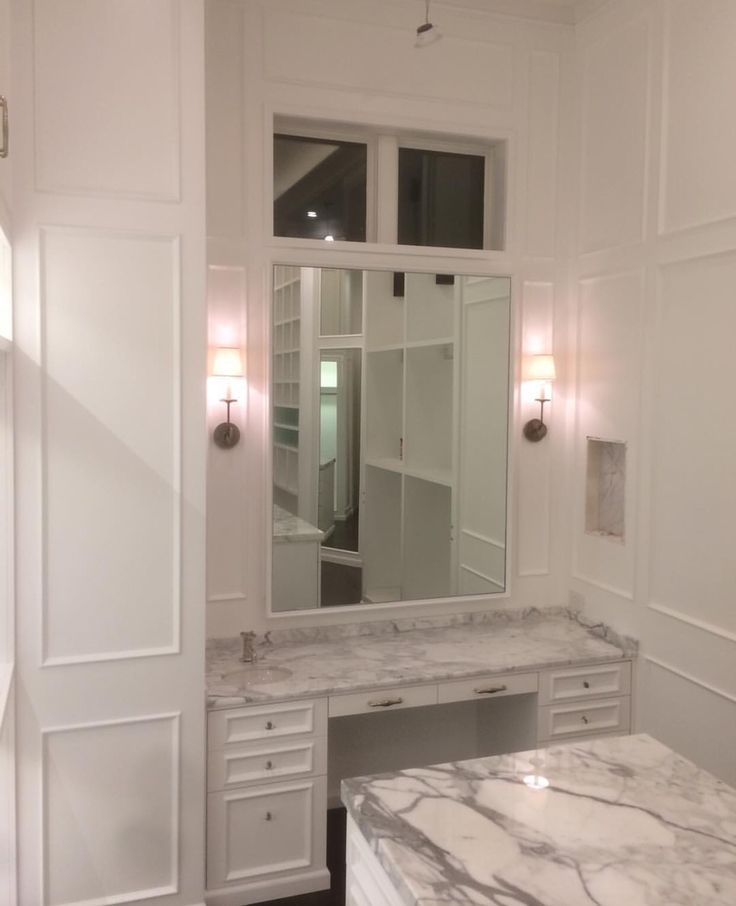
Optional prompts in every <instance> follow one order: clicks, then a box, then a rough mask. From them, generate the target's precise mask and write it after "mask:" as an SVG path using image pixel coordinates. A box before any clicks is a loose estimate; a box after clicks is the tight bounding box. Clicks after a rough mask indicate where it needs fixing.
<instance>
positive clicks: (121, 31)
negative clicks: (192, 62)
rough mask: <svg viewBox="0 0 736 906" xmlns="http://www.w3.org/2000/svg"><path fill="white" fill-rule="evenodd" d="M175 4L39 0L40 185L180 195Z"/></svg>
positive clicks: (37, 96)
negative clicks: (132, 9)
mask: <svg viewBox="0 0 736 906" xmlns="http://www.w3.org/2000/svg"><path fill="white" fill-rule="evenodd" d="M178 6H179V4H178V3H176V2H175V0H155V2H151V0H105V2H104V3H90V2H89V0H34V34H33V38H34V78H35V100H36V108H35V109H36V119H35V126H36V183H37V188H39V189H41V190H49V191H63V192H71V193H83V194H99V195H116V196H119V195H129V196H136V197H150V198H156V199H162V200H163V199H172V200H173V199H175V198H177V197H178V196H179V12H178ZM131 7H133V8H137V13H136V14H134V13H132V12H131Z"/></svg>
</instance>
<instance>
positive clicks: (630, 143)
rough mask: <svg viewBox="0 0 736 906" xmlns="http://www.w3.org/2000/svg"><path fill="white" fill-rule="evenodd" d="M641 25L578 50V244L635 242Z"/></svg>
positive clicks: (641, 184) (643, 108)
mask: <svg viewBox="0 0 736 906" xmlns="http://www.w3.org/2000/svg"><path fill="white" fill-rule="evenodd" d="M648 57H649V25H648V20H647V19H644V18H640V19H637V20H635V21H633V22H630V23H628V24H627V25H625V26H624V27H623V28H621V29H619V30H617V31H615V32H613V33H612V34H610V35H607V36H606V37H605V38H603V39H601V40H600V41H598V42H597V43H595V44H592V45H590V46H589V47H588V48H587V49H586V52H585V57H584V62H583V71H582V85H583V125H582V133H583V134H582V139H583V156H582V186H581V211H580V248H581V249H582V250H583V251H584V252H590V251H595V250H597V249H605V248H612V247H615V246H620V245H625V244H627V243H632V242H638V241H641V240H642V238H643V234H644V197H645V174H646V146H647V140H646V139H647V113H648V84H649V59H648Z"/></svg>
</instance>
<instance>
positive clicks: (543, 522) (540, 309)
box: [515, 281, 559, 576]
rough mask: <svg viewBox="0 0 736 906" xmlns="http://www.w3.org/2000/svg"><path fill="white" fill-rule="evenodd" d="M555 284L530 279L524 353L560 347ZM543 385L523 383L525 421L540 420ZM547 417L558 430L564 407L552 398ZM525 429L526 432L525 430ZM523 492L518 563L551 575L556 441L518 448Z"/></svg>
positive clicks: (528, 572) (526, 571)
mask: <svg viewBox="0 0 736 906" xmlns="http://www.w3.org/2000/svg"><path fill="white" fill-rule="evenodd" d="M554 297H555V293H554V286H553V284H552V283H542V282H532V281H525V282H524V284H523V287H522V342H521V345H522V355H524V356H526V355H540V354H544V353H548V352H553V350H554V346H553V343H554V340H553V335H552V325H553V322H554ZM538 391H539V386H538V385H537V384H534V383H529V382H524V383H522V384H521V401H520V403H521V412H520V415H521V418H520V424H521V425H524V424H526V422H527V421H528V420H529V419H530V418H539V403H538V402H536V401H535V399H534V398H535V397H536V396H537V395H538ZM545 410H546V411H545V413H544V416H545V420H546V421H547V422H548V424H549V425H550V431H555V430H557V428H556V424H555V419H556V417H557V413H558V412H559V410H558V409H557V406H556V404H555V394H554V389H553V391H552V402H551V403H550V404H549V405H548V406H545ZM519 433H521V432H519ZM515 484H516V489H517V490H516V493H517V503H516V507H517V529H516V545H517V564H518V567H517V568H518V572H519V575H520V576H538V575H546V574H547V573H548V572H549V556H550V493H551V488H550V445H549V444H548V443H546V442H543V443H538V444H533V443H529V442H528V441H526V440H524V441H522V442H521V444H520V445H519V447H518V453H517V461H516V476H515Z"/></svg>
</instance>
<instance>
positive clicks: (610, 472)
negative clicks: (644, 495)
mask: <svg viewBox="0 0 736 906" xmlns="http://www.w3.org/2000/svg"><path fill="white" fill-rule="evenodd" d="M586 454H587V471H586V486H585V531H586V532H587V533H588V534H589V535H599V536H600V537H602V538H609V539H610V540H612V541H623V540H624V499H625V490H626V444H625V443H624V442H623V441H616V440H601V439H599V438H594V437H589V438H588V439H587V451H586Z"/></svg>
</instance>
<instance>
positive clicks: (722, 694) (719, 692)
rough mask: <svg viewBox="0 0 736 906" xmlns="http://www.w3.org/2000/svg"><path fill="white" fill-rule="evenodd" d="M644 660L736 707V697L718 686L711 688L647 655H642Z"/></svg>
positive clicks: (709, 685)
mask: <svg viewBox="0 0 736 906" xmlns="http://www.w3.org/2000/svg"><path fill="white" fill-rule="evenodd" d="M644 660H645V661H647V662H648V663H650V664H654V666H655V667H659V668H660V669H661V670H666V671H667V672H668V673H672V674H674V675H675V676H679V677H680V678H681V679H684V680H687V682H689V683H693V685H695V686H700V688H701V689H705V690H706V691H707V692H712V693H713V695H717V696H719V697H720V698H724V699H725V700H726V701H729V702H731V703H732V704H734V705H736V695H732V694H731V693H730V692H726V691H725V690H724V689H719V688H718V686H713V685H711V684H710V683H706V682H705V681H704V680H701V679H698V677H697V676H693V675H692V673H687V672H686V671H685V670H680V668H679V667H675V666H674V665H673V664H668V663H667V662H666V661H661V660H660V659H659V658H656V657H652V656H651V655H649V654H645V655H644Z"/></svg>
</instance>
